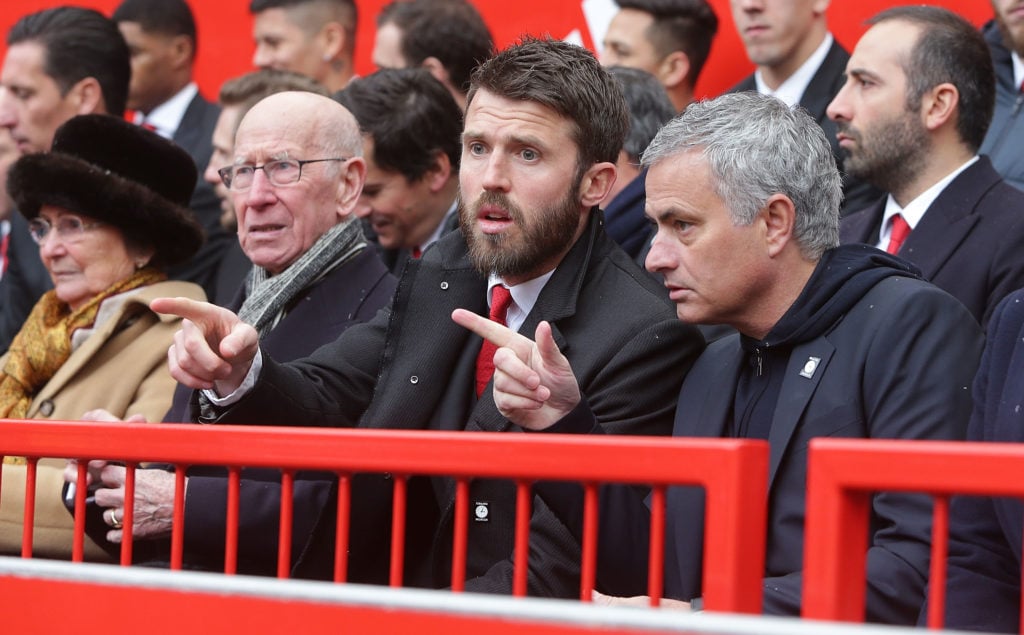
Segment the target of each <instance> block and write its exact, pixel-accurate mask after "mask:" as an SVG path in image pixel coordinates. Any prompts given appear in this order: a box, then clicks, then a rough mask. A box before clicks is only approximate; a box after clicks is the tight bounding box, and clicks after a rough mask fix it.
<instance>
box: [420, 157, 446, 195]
mask: <svg viewBox="0 0 1024 635" xmlns="http://www.w3.org/2000/svg"><path fill="white" fill-rule="evenodd" d="M421 178H423V179H425V180H426V183H427V185H428V186H429V187H430V192H431V193H432V194H437V193H438V192H440V191H441V190H443V189H444V188H445V186H446V185H448V183H449V182H450V181H451V178H452V162H451V161H450V160H449V159H448V155H447V154H445V153H444V152H441V151H440V150H438V151H437V152H435V153H434V161H433V164H432V165H431V166H430V169H428V170H427V172H426V173H425V174H424V175H423V176H422V177H421Z"/></svg>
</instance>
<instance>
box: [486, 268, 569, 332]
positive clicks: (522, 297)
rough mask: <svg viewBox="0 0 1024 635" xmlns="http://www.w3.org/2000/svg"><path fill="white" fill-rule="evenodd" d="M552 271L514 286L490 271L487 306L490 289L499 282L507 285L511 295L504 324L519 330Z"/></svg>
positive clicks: (489, 300) (489, 304)
mask: <svg viewBox="0 0 1024 635" xmlns="http://www.w3.org/2000/svg"><path fill="white" fill-rule="evenodd" d="M554 273H555V270H554V269H552V270H551V271H549V272H547V273H545V274H543V275H540V276H537V277H536V278H534V279H532V280H527V281H526V282H521V283H519V284H517V285H516V286H514V287H510V286H508V285H507V284H505V283H504V281H503V280H502V279H501V278H500V277H499V276H497V275H496V274H493V273H492V274H491V275H490V276H488V279H487V306H488V307H490V306H491V289H493V288H494V287H496V286H497V285H499V284H500V285H504V286H505V287H507V288H508V290H509V293H510V294H511V295H512V306H510V307H509V308H508V314H507V315H506V317H505V324H506V325H507V326H508V327H509V328H510V329H512V330H513V331H519V328H520V327H521V326H522V325H523V322H525V321H526V316H528V315H529V314H530V311H532V310H533V305H535V304H537V298H539V297H540V292H541V291H543V290H544V285H546V284H547V283H548V280H550V279H551V276H552V274H554Z"/></svg>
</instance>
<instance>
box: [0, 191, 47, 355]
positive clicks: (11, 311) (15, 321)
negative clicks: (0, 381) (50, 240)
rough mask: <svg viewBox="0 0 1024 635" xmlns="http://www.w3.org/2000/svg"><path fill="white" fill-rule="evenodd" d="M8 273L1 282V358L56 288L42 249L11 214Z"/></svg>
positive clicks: (23, 223) (22, 222) (17, 215)
mask: <svg viewBox="0 0 1024 635" xmlns="http://www.w3.org/2000/svg"><path fill="white" fill-rule="evenodd" d="M10 237H11V238H10V243H8V245H7V258H8V260H7V269H6V270H5V271H4V275H3V277H2V278H0V355H3V354H4V353H5V352H6V351H7V348H8V347H9V346H10V345H11V341H12V340H13V339H14V336H15V335H17V334H18V331H20V330H21V325H22V323H24V321H25V318H27V317H28V314H29V313H31V311H32V307H34V306H35V305H36V302H38V301H39V296H41V295H43V293H45V292H46V291H47V290H49V289H52V288H53V282H52V281H51V280H50V273H49V272H48V271H47V270H46V267H44V266H43V261H42V260H40V259H39V245H37V244H36V243H35V241H33V240H32V236H31V234H29V233H28V222H27V221H26V220H25V217H24V216H22V215H21V214H20V213H19V212H17V211H15V212H13V213H12V214H11V233H10Z"/></svg>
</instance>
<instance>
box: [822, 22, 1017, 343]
mask: <svg viewBox="0 0 1024 635" xmlns="http://www.w3.org/2000/svg"><path fill="white" fill-rule="evenodd" d="M869 23H870V24H871V25H872V27H871V28H870V29H869V30H868V32H867V33H865V34H864V36H863V37H862V38H861V40H860V42H858V43H857V48H856V49H855V50H854V52H853V55H852V56H851V57H850V61H849V63H848V64H847V66H846V73H847V80H846V85H845V86H843V89H842V90H841V91H840V92H839V94H838V95H836V97H835V99H834V100H833V101H832V103H831V104H830V105H829V107H828V115H829V117H831V118H832V120H833V121H835V122H836V126H837V128H838V133H837V137H838V139H839V145H840V148H841V149H842V150H843V152H844V153H845V154H846V158H845V162H844V164H843V165H844V168H845V169H846V171H847V172H848V173H850V174H852V175H853V176H855V177H857V178H859V179H862V180H864V181H867V182H868V183H870V184H872V185H874V186H876V187H878V188H879V189H881V190H883V191H886V192H888V193H889V195H888V196H887V197H886V198H884V199H882V200H881V201H879V202H878V203H876V204H875V205H873V206H871V207H868V208H867V209H865V210H862V211H860V212H855V213H853V214H850V215H849V216H846V217H845V218H843V220H842V225H841V226H840V234H839V236H840V240H841V241H842V242H843V243H851V242H862V243H868V244H871V245H875V246H877V247H879V248H880V249H885V250H886V251H888V252H889V253H892V254H897V255H898V256H899V257H901V258H903V259H904V260H909V261H910V262H912V263H914V264H915V265H917V266H918V267H919V268H920V270H921V273H922V274H923V275H924V277H925V278H926V279H927V280H929V281H930V282H932V283H934V284H935V285H936V286H938V287H939V288H941V289H943V290H944V291H946V292H947V293H949V294H950V295H952V296H953V297H955V298H956V299H958V300H960V302H962V303H963V304H964V306H966V307H967V308H968V310H970V311H971V313H972V314H974V317H975V319H976V320H978V323H979V324H981V326H982V327H985V325H986V324H987V323H988V320H989V316H990V315H991V313H992V310H993V309H995V307H996V305H997V304H999V301H1000V300H1002V299H1003V297H1005V296H1006V295H1007V294H1008V293H1010V292H1011V291H1013V290H1015V289H1017V288H1018V287H1021V286H1024V194H1022V193H1021V192H1020V191H1019V190H1017V189H1016V188H1014V187H1012V186H1010V185H1009V184H1007V183H1006V182H1005V181H1004V180H1003V178H1002V177H1001V176H1000V175H999V173H998V172H996V170H995V169H994V168H993V167H992V162H991V161H990V160H989V158H988V157H987V156H985V155H983V154H982V155H979V154H978V148H979V147H980V146H981V143H982V140H983V139H984V138H985V132H986V131H987V130H988V127H989V122H990V120H991V118H992V104H993V101H994V94H995V80H994V76H993V70H992V60H991V58H990V56H989V52H988V47H987V46H986V45H985V40H984V38H983V37H982V36H981V34H980V33H978V32H977V31H976V30H975V29H974V27H973V26H972V25H971V24H970V23H969V22H967V21H966V20H964V19H963V18H961V17H960V16H958V15H956V14H954V13H952V12H951V11H947V10H945V9H941V8H937V7H923V6H922V7H897V8H894V9H890V10H888V11H883V12H882V13H880V14H878V15H877V16H875V17H874V18H873V19H871V20H870V21H869Z"/></svg>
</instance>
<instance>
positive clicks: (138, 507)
mask: <svg viewBox="0 0 1024 635" xmlns="http://www.w3.org/2000/svg"><path fill="white" fill-rule="evenodd" d="M94 463H101V462H99V461H92V462H90V464H89V470H90V473H92V471H93V469H94V466H93V464H94ZM66 478H67V470H65V479H66ZM99 480H100V482H102V483H103V485H104V486H103V487H101V488H99V489H97V490H96V493H95V496H96V504H97V505H99V506H100V507H106V508H107V511H106V512H104V514H103V520H104V521H105V522H106V523H107V524H108V525H111V527H114V528H112V529H111V530H110V531H108V532H107V540H109V541H110V542H113V543H119V542H121V538H122V536H123V535H124V531H123V530H122V529H120V528H118V527H116V525H120V523H122V522H124V494H125V491H124V481H125V468H123V467H121V466H119V465H109V464H103V465H102V468H101V469H100V470H99ZM134 511H135V517H134V518H133V519H132V537H133V538H135V539H145V538H163V537H166V536H170V535H171V523H172V520H173V515H174V474H171V473H169V472H164V471H163V470H145V469H139V470H135V509H134Z"/></svg>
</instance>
